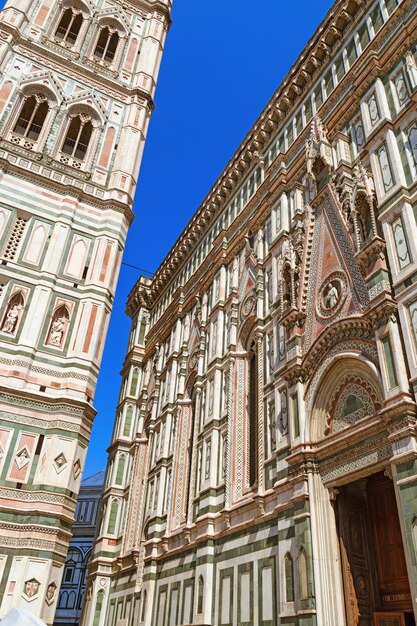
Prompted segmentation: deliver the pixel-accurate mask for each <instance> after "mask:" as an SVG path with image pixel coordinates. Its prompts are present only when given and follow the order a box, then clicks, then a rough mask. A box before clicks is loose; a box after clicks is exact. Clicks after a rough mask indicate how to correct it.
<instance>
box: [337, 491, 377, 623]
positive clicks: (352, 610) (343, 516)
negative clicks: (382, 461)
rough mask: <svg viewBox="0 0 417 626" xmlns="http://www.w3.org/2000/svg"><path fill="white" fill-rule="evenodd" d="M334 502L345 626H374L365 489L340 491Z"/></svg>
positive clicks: (370, 554) (372, 585) (373, 589)
mask: <svg viewBox="0 0 417 626" xmlns="http://www.w3.org/2000/svg"><path fill="white" fill-rule="evenodd" d="M337 501H338V525H339V539H340V552H341V559H342V570H343V584H344V592H345V606H346V619H347V626H373V625H374V611H375V609H377V608H378V603H377V601H376V595H375V576H374V572H375V567H374V561H373V552H372V545H371V531H370V524H369V516H368V509H367V502H366V491H365V489H364V485H363V484H362V483H355V484H353V485H347V486H346V487H343V488H342V489H341V490H340V494H339V496H338V499H337Z"/></svg>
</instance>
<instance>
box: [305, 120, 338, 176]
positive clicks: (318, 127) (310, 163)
mask: <svg viewBox="0 0 417 626" xmlns="http://www.w3.org/2000/svg"><path fill="white" fill-rule="evenodd" d="M306 156H307V174H308V177H309V178H310V179H313V180H315V179H316V172H315V171H314V170H315V167H314V166H315V163H316V161H317V159H320V160H321V161H322V163H323V165H327V166H329V167H331V166H332V164H333V163H332V158H331V156H332V154H331V148H330V144H329V141H328V139H327V132H326V129H325V127H324V125H323V122H322V121H321V119H320V118H319V117H318V116H316V117H315V118H314V119H313V121H312V122H311V129H310V137H309V139H308V141H307V145H306Z"/></svg>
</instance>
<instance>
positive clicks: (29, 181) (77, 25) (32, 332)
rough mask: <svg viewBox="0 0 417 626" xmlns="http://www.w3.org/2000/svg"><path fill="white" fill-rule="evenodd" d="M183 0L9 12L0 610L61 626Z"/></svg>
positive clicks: (34, 2)
mask: <svg viewBox="0 0 417 626" xmlns="http://www.w3.org/2000/svg"><path fill="white" fill-rule="evenodd" d="M169 23H170V0H132V1H130V0H126V2H123V3H121V2H118V1H117V0H114V1H113V0H62V2H61V1H59V2H57V1H55V0H9V1H8V2H7V4H6V6H5V8H4V9H3V11H1V13H0V69H1V82H0V236H1V247H0V352H1V357H0V363H1V365H0V411H1V422H0V485H1V487H0V618H2V617H3V616H4V615H5V614H6V613H7V612H8V611H9V609H10V608H12V607H21V608H22V609H24V610H27V611H29V612H31V613H34V614H35V615H37V616H38V617H40V618H42V620H44V621H45V622H46V623H47V624H52V622H53V618H54V613H55V608H56V604H57V600H58V590H59V587H60V583H61V578H62V573H63V569H64V562H65V557H66V554H67V549H68V543H69V540H70V538H71V525H72V522H73V520H74V511H75V505H76V500H77V494H78V490H79V487H80V481H81V475H82V471H83V468H84V461H85V455H86V451H87V445H88V441H89V437H90V432H91V427H92V423H93V419H94V416H95V410H94V408H93V398H94V391H95V386H96V381H97V375H98V372H99V366H100V361H101V356H102V351H103V344H104V339H105V336H106V332H107V325H108V320H109V317H110V312H111V309H112V304H113V297H114V292H115V286H116V282H117V278H118V273H119V269H120V264H121V257H122V252H123V249H124V245H125V239H126V234H127V231H128V228H129V225H130V223H131V220H132V217H133V214H132V204H133V195H134V191H135V186H136V180H137V175H138V171H139V165H140V160H141V156H142V151H143V145H144V141H145V137H146V132H147V127H148V122H149V118H150V115H151V112H152V109H153V95H154V90H155V83H156V79H157V75H158V70H159V64H160V60H161V55H162V51H163V46H164V41H165V35H166V32H167V29H168V26H169Z"/></svg>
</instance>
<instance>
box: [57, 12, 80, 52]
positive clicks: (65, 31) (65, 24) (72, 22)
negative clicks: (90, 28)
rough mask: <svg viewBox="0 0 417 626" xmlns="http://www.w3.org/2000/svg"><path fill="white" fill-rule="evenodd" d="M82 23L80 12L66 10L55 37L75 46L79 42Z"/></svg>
mask: <svg viewBox="0 0 417 626" xmlns="http://www.w3.org/2000/svg"><path fill="white" fill-rule="evenodd" d="M82 23H83V16H82V13H81V12H80V11H74V9H65V11H64V12H63V14H62V17H61V20H60V22H59V24H58V28H57V29H56V31H55V37H56V38H57V39H60V40H61V41H64V42H65V43H67V44H69V45H70V46H73V45H74V44H75V42H76V41H77V37H78V34H79V32H80V28H81V26H82Z"/></svg>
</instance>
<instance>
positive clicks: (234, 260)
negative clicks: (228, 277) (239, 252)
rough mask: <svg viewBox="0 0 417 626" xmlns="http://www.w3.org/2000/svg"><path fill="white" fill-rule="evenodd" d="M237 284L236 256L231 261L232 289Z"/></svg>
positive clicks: (237, 263) (237, 267)
mask: <svg viewBox="0 0 417 626" xmlns="http://www.w3.org/2000/svg"><path fill="white" fill-rule="evenodd" d="M238 283H239V259H238V258H237V256H235V258H234V259H233V264H232V289H236V288H237V286H238Z"/></svg>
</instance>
